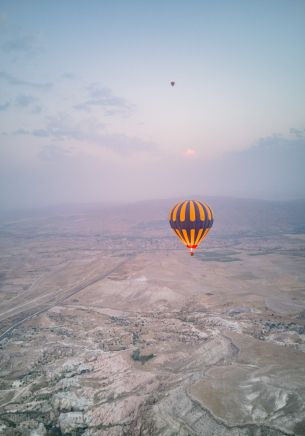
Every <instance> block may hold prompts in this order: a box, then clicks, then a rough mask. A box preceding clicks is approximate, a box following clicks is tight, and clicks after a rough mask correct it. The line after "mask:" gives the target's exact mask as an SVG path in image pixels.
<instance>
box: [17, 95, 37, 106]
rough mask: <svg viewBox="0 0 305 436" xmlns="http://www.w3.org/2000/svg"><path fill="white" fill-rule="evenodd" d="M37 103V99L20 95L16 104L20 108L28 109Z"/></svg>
mask: <svg viewBox="0 0 305 436" xmlns="http://www.w3.org/2000/svg"><path fill="white" fill-rule="evenodd" d="M35 101H37V99H36V98H34V97H32V96H31V95H24V94H20V95H18V96H17V97H16V100H15V104H16V105H17V106H20V107H27V106H30V105H31V104H32V103H34V102H35Z"/></svg>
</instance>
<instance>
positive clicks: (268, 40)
mask: <svg viewBox="0 0 305 436" xmlns="http://www.w3.org/2000/svg"><path fill="white" fill-rule="evenodd" d="M0 59H1V61H0V137H1V144H0V207H2V208H7V207H32V206H39V205H48V204H54V203H64V202H92V201H134V200H140V199H148V198H164V197H169V196H175V197H179V196H184V197H185V196H189V195H196V194H197V195H205V194H207V195H232V196H244V197H257V198H276V199H285V198H298V197H305V171H304V168H305V130H304V129H305V80H304V77H305V2H304V0H287V1H281V0H274V1H272V0H268V1H265V0H262V1H257V0H241V1H237V0H236V1H234V0H231V1H229V0H222V1H213V2H212V1H204V0H198V1H195V0H188V1H186V0H185V1H179V0H173V1H166V0H162V1H161V0H154V1H146V0H121V1H116V0H113V1H108V0H96V1H94V0H91V1H77V0H73V1H72V0H71V1H69V0H65V1H62V2H60V1H49V0H45V1H40V0H36V1H30V0H28V1H25V0H20V1H15V0H7V1H6V0H1V2H0ZM171 80H175V81H176V85H175V86H174V87H171V86H170V83H169V82H170V81H171Z"/></svg>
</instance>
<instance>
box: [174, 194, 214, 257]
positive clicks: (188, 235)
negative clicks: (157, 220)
mask: <svg viewBox="0 0 305 436" xmlns="http://www.w3.org/2000/svg"><path fill="white" fill-rule="evenodd" d="M169 224H170V226H171V228H172V229H173V230H174V232H175V233H176V235H177V236H178V238H180V240H181V242H182V243H183V244H184V245H186V247H187V248H189V249H190V255H191V256H193V255H194V250H195V249H196V248H197V247H198V245H199V244H200V243H201V241H202V240H203V239H204V238H205V237H206V235H207V234H208V233H209V231H210V229H211V227H212V225H213V212H212V210H211V208H210V207H209V206H208V205H207V204H206V203H201V202H200V201H194V200H186V201H181V202H180V203H177V204H175V206H174V207H173V208H172V209H171V211H170V214H169Z"/></svg>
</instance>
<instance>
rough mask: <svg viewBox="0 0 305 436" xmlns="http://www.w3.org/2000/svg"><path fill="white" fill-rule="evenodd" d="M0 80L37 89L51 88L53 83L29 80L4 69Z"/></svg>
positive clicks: (0, 73)
mask: <svg viewBox="0 0 305 436" xmlns="http://www.w3.org/2000/svg"><path fill="white" fill-rule="evenodd" d="M0 80H4V81H5V82H6V83H7V84H9V85H12V86H28V87H30V88H37V89H50V88H51V87H52V86H53V84H52V83H50V82H46V83H41V82H31V81H28V80H22V79H18V78H17V77H15V76H13V75H11V74H8V73H6V72H4V71H0Z"/></svg>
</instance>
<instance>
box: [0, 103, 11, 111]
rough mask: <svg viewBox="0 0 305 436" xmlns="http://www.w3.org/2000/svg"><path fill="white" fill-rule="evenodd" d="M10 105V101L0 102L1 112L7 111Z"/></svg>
mask: <svg viewBox="0 0 305 436" xmlns="http://www.w3.org/2000/svg"><path fill="white" fill-rule="evenodd" d="M9 107H10V102H9V101H7V102H6V103H3V104H1V103H0V112H4V111H6V110H7V109H8V108H9Z"/></svg>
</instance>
